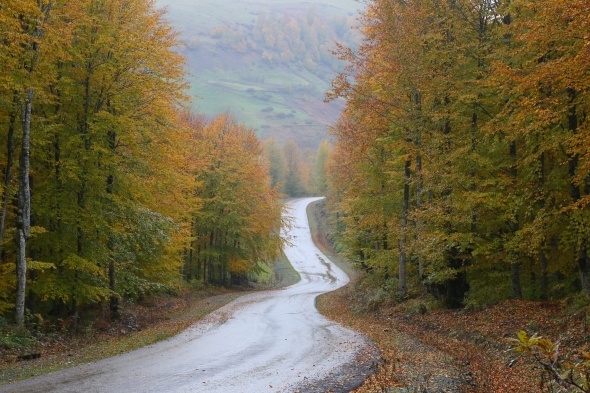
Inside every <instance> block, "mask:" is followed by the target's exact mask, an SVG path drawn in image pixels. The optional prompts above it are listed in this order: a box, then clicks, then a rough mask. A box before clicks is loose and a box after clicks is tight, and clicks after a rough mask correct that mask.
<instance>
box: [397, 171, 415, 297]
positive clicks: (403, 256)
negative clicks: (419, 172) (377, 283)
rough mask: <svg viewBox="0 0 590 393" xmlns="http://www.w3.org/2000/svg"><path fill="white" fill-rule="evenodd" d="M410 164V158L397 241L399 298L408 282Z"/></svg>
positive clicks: (405, 289)
mask: <svg viewBox="0 0 590 393" xmlns="http://www.w3.org/2000/svg"><path fill="white" fill-rule="evenodd" d="M410 165H412V162H411V161H410V160H406V164H405V166H404V176H405V184H404V201H403V206H402V226H401V238H400V241H399V288H398V296H399V297H400V299H403V298H405V297H406V295H407V294H408V284H407V277H406V276H407V274H406V264H407V250H406V248H407V247H406V246H407V236H406V231H407V228H408V211H409V208H410V175H411V173H410Z"/></svg>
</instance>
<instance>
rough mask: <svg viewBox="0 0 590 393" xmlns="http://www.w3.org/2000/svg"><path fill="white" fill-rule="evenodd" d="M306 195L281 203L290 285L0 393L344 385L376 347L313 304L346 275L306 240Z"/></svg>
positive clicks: (221, 392)
mask: <svg viewBox="0 0 590 393" xmlns="http://www.w3.org/2000/svg"><path fill="white" fill-rule="evenodd" d="M314 200H315V199H313V198H307V199H302V200H296V201H293V202H291V203H290V206H291V212H290V215H291V216H293V217H294V219H295V221H294V223H293V227H292V229H291V230H290V231H289V236H290V238H291V245H289V246H288V247H286V250H285V254H286V255H287V257H288V258H289V260H290V261H291V263H292V265H293V266H294V267H295V269H296V270H297V271H298V272H299V273H300V275H301V281H300V282H299V283H297V284H295V285H292V286H290V287H287V288H284V289H279V290H272V291H264V292H257V293H252V294H249V295H246V296H243V297H241V298H239V299H238V300H236V301H234V302H232V303H230V304H229V305H227V306H225V307H223V308H221V309H219V310H218V311H216V312H214V313H212V314H211V315H209V316H208V317H207V318H205V319H204V320H203V321H202V322H200V323H198V324H195V325H193V326H192V327H191V328H189V329H188V330H186V331H185V332H184V333H182V334H180V335H178V336H176V337H173V338H171V339H169V340H166V341H163V342H160V343H158V344H154V345H151V346H148V347H145V348H141V349H139V350H135V351H131V352H128V353H125V354H122V355H119V356H115V357H112V358H108V359H104V360H101V361H98V362H96V363H91V364H88V365H82V366H78V367H74V368H70V369H67V370H63V371H59V372H56V373H52V374H48V375H44V376H41V377H37V378H33V379H29V380H25V381H21V382H17V383H13V384H9V385H6V386H3V387H0V392H15V393H16V392H18V393H25V392H43V393H47V392H84V393H90V392H142V393H143V392H179V393H180V392H199V393H233V392H236V393H242V392H243V393H262V392H273V393H274V392H299V391H300V392H316V391H317V392H326V391H328V390H329V389H333V390H334V391H340V392H342V391H348V390H349V389H350V388H352V387H353V386H348V387H347V385H346V381H349V380H354V378H351V377H353V376H354V375H353V374H355V375H356V374H358V367H357V366H356V362H357V361H358V360H359V359H361V358H362V359H364V360H365V366H367V359H374V358H375V356H376V352H375V350H374V347H373V346H372V345H371V343H370V342H369V341H368V340H367V339H366V338H365V337H364V336H362V335H361V334H360V333H357V332H355V331H352V330H350V329H347V328H344V327H342V326H340V325H338V324H336V323H334V322H331V321H329V320H328V319H326V318H325V317H323V316H322V315H321V314H320V313H319V312H318V311H317V309H316V308H315V298H316V297H317V296H318V295H319V294H322V293H325V292H329V291H332V290H335V289H337V288H339V287H341V286H343V285H345V284H346V283H347V282H348V277H347V275H346V274H345V273H344V272H343V271H342V270H340V269H339V268H337V267H336V266H334V265H333V264H332V263H331V262H330V261H329V260H328V258H326V257H325V256H324V255H323V254H322V253H321V252H320V250H318V248H317V247H315V245H314V244H313V241H312V240H311V235H310V232H309V226H308V221H307V216H306V206H307V205H308V204H309V203H310V202H312V201H314ZM370 361H371V362H373V360H370ZM367 370H368V369H367ZM367 370H365V373H366V372H368V371H367ZM361 374H362V372H361ZM356 376H357V379H358V378H359V377H360V378H361V379H362V378H363V375H360V376H359V375H356Z"/></svg>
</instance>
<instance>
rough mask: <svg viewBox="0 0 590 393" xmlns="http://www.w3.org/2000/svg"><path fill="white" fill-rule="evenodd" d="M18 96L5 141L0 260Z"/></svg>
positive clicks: (12, 164)
mask: <svg viewBox="0 0 590 393" xmlns="http://www.w3.org/2000/svg"><path fill="white" fill-rule="evenodd" d="M17 102H18V96H17V93H16V92H15V94H14V99H13V107H12V108H11V111H10V114H9V121H8V135H7V137H8V140H7V141H6V172H5V173H4V194H3V195H2V213H1V215H0V260H2V245H3V243H4V231H5V228H6V226H5V225H6V213H7V211H8V200H9V199H10V185H11V184H12V174H13V170H12V169H13V166H14V150H15V144H14V129H15V127H16V114H17V109H16V108H17V105H16V104H17Z"/></svg>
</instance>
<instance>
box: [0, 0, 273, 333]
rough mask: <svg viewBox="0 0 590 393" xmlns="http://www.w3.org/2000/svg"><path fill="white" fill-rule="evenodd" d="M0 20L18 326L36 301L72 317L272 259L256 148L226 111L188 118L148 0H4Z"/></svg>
mask: <svg viewBox="0 0 590 393" xmlns="http://www.w3.org/2000/svg"><path fill="white" fill-rule="evenodd" d="M0 26H1V27H0V136H1V137H0V143H1V150H0V169H1V170H2V173H1V184H0V196H1V198H2V199H1V200H0V208H1V213H2V214H1V217H0V315H2V316H5V317H8V318H10V317H9V316H10V315H14V308H15V304H16V322H17V323H18V324H22V323H23V321H24V317H25V307H22V306H24V305H25V304H26V310H28V311H27V312H26V314H27V315H29V316H30V315H37V318H43V317H46V316H52V317H59V318H61V319H64V320H65V319H67V320H69V321H71V327H72V328H73V330H76V328H77V324H78V320H79V318H80V314H81V313H82V312H83V311H84V310H85V309H88V308H89V307H93V308H95V309H98V308H100V309H102V311H103V312H102V315H103V317H105V318H106V317H108V316H109V315H111V316H116V315H117V313H118V303H119V301H120V300H121V299H129V300H135V299H138V298H140V297H142V296H144V295H146V294H148V293H151V292H154V291H174V290H176V288H178V286H179V285H180V284H181V283H182V279H183V277H184V278H186V279H187V280H190V279H193V278H203V279H206V280H209V281H214V282H219V283H224V284H229V283H230V281H231V282H234V281H235V279H232V280H229V277H230V276H229V275H230V274H240V275H245V274H246V273H247V272H249V271H251V270H255V269H256V268H257V267H258V266H259V265H260V264H261V263H262V261H272V259H273V258H274V256H276V254H277V252H278V251H279V250H280V247H281V240H280V237H279V230H280V228H281V225H282V224H281V222H280V220H279V218H278V217H279V216H280V210H281V208H280V205H279V202H278V201H279V194H278V193H277V192H276V190H275V189H273V188H271V187H270V184H269V183H270V180H269V175H268V173H267V171H266V169H265V168H266V166H265V165H264V164H263V159H262V150H261V146H259V142H258V141H257V140H256V138H255V136H254V134H253V132H252V131H251V130H248V129H246V128H245V127H243V126H241V125H238V124H236V123H235V122H233V121H232V120H230V119H229V118H227V117H223V116H222V117H219V118H218V119H215V120H214V121H212V122H211V123H207V122H204V121H203V122H201V123H199V122H192V123H191V122H190V121H188V120H187V119H188V118H190V116H188V115H185V114H184V112H185V109H184V105H185V104H186V102H187V97H186V96H185V92H184V90H185V87H186V86H185V82H184V79H183V78H184V59H183V58H182V57H181V56H180V55H179V54H178V52H177V51H176V50H175V48H177V47H178V45H179V42H178V41H177V39H176V34H175V33H174V32H173V30H172V28H171V27H170V25H169V24H168V22H166V20H165V18H164V17H163V12H162V11H161V10H158V9H156V8H155V4H154V2H153V1H151V0H124V1H120V0H106V1H96V0H80V1H73V2H68V1H61V0H43V1H36V0H34V1H33V0H27V1H21V0H19V1H10V0H9V1H7V2H2V4H0ZM29 131H30V133H29ZM29 145H30V150H29V149H28V146H29ZM25 191H26V192H25ZM29 194H30V197H29V196H28V195H29ZM29 209H30V217H29V213H28V212H29ZM211 234H214V235H211ZM208 236H213V237H212V238H211V240H210V241H208V242H207V245H205V237H208ZM208 239H209V238H208ZM204 255H207V256H204ZM196 261H200V262H199V263H202V265H200V266H202V270H198V269H197V267H196V266H197V262H196ZM16 272H18V273H19V274H18V277H19V278H18V280H17V279H16V277H17V274H16ZM21 272H22V273H23V274H21ZM234 278H235V277H234Z"/></svg>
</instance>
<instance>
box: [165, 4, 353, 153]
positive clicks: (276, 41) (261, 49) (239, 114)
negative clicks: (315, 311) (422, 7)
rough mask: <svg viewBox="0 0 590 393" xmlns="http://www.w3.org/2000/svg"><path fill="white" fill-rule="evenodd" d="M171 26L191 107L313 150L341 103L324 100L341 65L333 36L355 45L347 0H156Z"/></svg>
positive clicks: (262, 136) (265, 135)
mask: <svg viewBox="0 0 590 393" xmlns="http://www.w3.org/2000/svg"><path fill="white" fill-rule="evenodd" d="M157 3H158V5H159V6H162V7H166V8H167V11H168V19H169V20H170V21H171V23H172V25H173V26H174V28H175V29H176V30H177V31H178V32H179V34H180V38H181V40H182V42H183V43H184V47H183V48H180V49H179V50H180V51H181V52H182V54H183V55H184V56H185V57H186V58H187V63H188V68H187V71H188V73H189V76H188V81H189V83H190V85H191V91H190V94H191V95H192V96H193V97H194V100H193V103H192V104H193V108H194V109H195V110H196V111H198V112H200V113H203V114H207V115H214V114H217V113H223V112H230V113H232V114H233V115H235V116H236V118H237V119H238V121H240V122H244V123H246V124H247V125H248V126H251V127H253V128H255V129H256V131H257V134H258V135H259V137H261V138H263V139H266V138H267V137H269V136H274V137H276V138H277V139H278V140H279V141H281V142H285V141H287V140H290V139H293V140H295V141H297V142H298V144H299V145H300V146H301V147H310V148H314V149H315V148H316V147H317V145H318V144H319V142H320V141H321V140H323V139H325V138H326V137H327V127H328V126H329V125H331V124H333V123H334V122H335V121H336V120H337V118H338V116H339V113H340V111H341V109H342V107H343V104H342V102H332V103H324V95H325V93H326V91H327V90H329V88H330V83H331V80H332V79H333V78H334V76H335V75H336V73H337V72H338V71H339V70H340V69H341V67H342V64H341V63H340V62H339V61H338V60H337V59H336V57H335V56H334V55H333V54H332V53H331V51H333V50H334V49H335V48H336V42H339V43H342V44H344V45H346V46H353V47H354V46H355V45H356V42H357V41H358V34H357V32H356V30H354V29H353V28H352V26H353V25H354V24H355V23H356V22H355V21H356V17H357V10H358V9H359V8H360V7H361V4H360V3H358V2H356V1H354V0H345V1H335V0H322V1H318V2H313V3H312V2H305V1H285V0H283V1H270V0H260V1H251V0H250V1H240V2H232V1H229V0H221V1H216V2H209V1H204V0H197V1H188V0H158V1H157Z"/></svg>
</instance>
